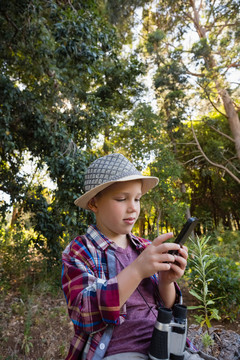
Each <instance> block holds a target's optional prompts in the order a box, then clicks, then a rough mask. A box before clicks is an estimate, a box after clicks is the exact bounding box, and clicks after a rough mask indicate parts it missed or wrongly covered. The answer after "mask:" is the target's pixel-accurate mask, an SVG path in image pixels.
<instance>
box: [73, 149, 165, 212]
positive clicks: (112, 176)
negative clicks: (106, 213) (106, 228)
mask: <svg viewBox="0 0 240 360" xmlns="http://www.w3.org/2000/svg"><path fill="white" fill-rule="evenodd" d="M138 179H141V180H142V184H143V185H142V193H143V194H145V193H146V192H148V191H149V190H150V189H152V188H153V187H154V186H156V185H157V184H158V181H159V180H158V178H157V177H154V176H144V175H142V174H141V173H140V172H139V171H138V170H137V169H136V168H135V166H133V164H132V163H131V162H130V161H129V160H128V159H126V158H125V157H124V156H123V155H122V154H110V155H106V156H103V157H101V158H98V159H97V160H95V161H93V163H92V164H91V165H90V166H89V167H88V169H87V172H86V175H85V181H84V188H85V194H83V195H82V196H80V197H79V198H78V199H77V200H75V201H74V204H75V205H77V206H79V207H81V208H83V209H88V203H89V201H90V200H91V199H92V198H93V197H94V196H96V195H97V194H98V193H99V192H100V191H102V190H103V189H106V188H107V187H108V186H110V185H112V184H114V183H116V182H122V181H130V180H138Z"/></svg>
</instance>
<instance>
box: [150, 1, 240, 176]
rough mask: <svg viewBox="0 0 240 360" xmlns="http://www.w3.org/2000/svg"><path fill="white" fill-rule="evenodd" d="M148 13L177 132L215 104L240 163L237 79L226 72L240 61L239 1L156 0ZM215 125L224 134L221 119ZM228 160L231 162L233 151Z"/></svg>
mask: <svg viewBox="0 0 240 360" xmlns="http://www.w3.org/2000/svg"><path fill="white" fill-rule="evenodd" d="M145 15H146V19H145V24H147V25H148V27H147V30H148V32H149V34H148V42H147V49H148V52H149V53H150V54H151V56H152V58H153V59H154V61H155V64H156V65H157V71H156V75H155V86H156V89H158V91H159V92H161V97H160V101H161V103H160V105H161V109H162V113H163V114H164V115H165V119H166V121H167V124H168V126H170V127H171V132H172V133H173V135H174V138H176V135H177V133H178V132H180V134H181V129H182V128H181V127H182V121H183V120H187V119H189V117H190V115H191V114H192V115H191V117H192V119H194V118H196V115H197V114H198V113H199V114H200V113H201V114H202V113H203V111H204V112H205V114H206V113H208V112H209V111H210V110H216V111H218V112H219V113H220V114H222V115H223V116H224V118H225V119H226V121H227V122H228V129H227V132H226V133H224V134H221V135H223V136H228V137H231V138H232V139H233V141H234V144H235V158H234V160H235V159H238V165H234V163H233V165H234V166H235V167H239V159H240V150H239V149H240V121H239V115H238V112H239V105H238V92H237V89H238V87H239V84H233V83H231V81H230V79H229V76H228V75H229V73H230V72H231V70H233V69H234V70H235V71H237V70H238V69H239V66H240V63H239V42H240V38H239V2H238V1H224V0H219V1H206V2H203V1H195V0H189V1H185V2H182V1H158V2H157V3H156V6H155V7H154V6H153V7H152V8H149V9H148V11H146V12H145ZM149 19H150V21H149ZM147 25H145V26H147ZM154 27H155V30H153V29H154ZM192 39H194V40H192ZM236 85H237V86H236ZM162 95H164V96H162ZM190 95H191V98H192V100H190ZM220 101H221V102H220ZM222 106H223V107H222ZM214 127H215V129H216V131H218V134H220V133H221V131H220V129H219V128H218V124H215V126H214ZM231 141H232V140H231ZM202 150H203V152H204V149H202ZM225 155H226V154H225ZM231 158H232V156H231ZM206 160H207V159H206ZM228 162H229V166H231V165H230V164H231V163H232V161H231V160H230V157H229V159H228ZM222 165H223V164H222ZM211 166H214V164H211ZM232 172H233V173H234V175H235V176H236V177H237V178H238V179H239V176H238V172H237V171H234V170H233V168H232Z"/></svg>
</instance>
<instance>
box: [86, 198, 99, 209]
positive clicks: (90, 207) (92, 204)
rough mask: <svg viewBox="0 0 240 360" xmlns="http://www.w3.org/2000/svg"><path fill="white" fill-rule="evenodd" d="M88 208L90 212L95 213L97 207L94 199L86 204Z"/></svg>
mask: <svg viewBox="0 0 240 360" xmlns="http://www.w3.org/2000/svg"><path fill="white" fill-rule="evenodd" d="M88 208H89V209H90V210H91V211H92V212H94V213H95V212H96V211H97V206H96V199H95V197H93V198H92V199H91V200H90V201H89V203H88Z"/></svg>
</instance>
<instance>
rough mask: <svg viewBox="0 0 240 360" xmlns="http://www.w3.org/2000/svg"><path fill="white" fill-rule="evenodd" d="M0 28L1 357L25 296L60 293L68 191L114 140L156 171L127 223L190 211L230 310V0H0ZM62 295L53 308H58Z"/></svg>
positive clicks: (73, 228)
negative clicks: (206, 244)
mask: <svg viewBox="0 0 240 360" xmlns="http://www.w3.org/2000/svg"><path fill="white" fill-rule="evenodd" d="M0 39H1V40H0V66H1V72H0V162H1V165H0V192H1V195H0V196H1V200H0V214H1V217H0V220H1V230H0V241H1V243H0V246H1V254H0V261H1V265H0V271H1V280H0V285H1V298H2V300H3V301H2V304H3V306H5V305H6V304H7V303H8V304H10V307H9V309H10V310H9V311H8V313H6V314H5V317H4V320H5V321H6V324H1V329H0V330H1V336H2V339H3V343H4V344H5V345H4V351H5V353H3V354H2V359H5V358H6V359H15V357H14V356H16V358H18V359H19V358H21V355H20V354H21V353H22V354H25V355H23V356H26V355H27V354H31V351H33V347H34V346H35V348H34V349H35V352H36V344H35V343H34V339H33V328H34V324H33V306H29V304H30V303H32V302H34V301H33V298H34V299H35V303H36V296H37V297H38V298H39V294H44V298H46V297H47V293H48V292H50V293H51V296H53V294H52V292H54V291H56V293H57V294H58V295H59V287H60V279H59V278H60V272H61V252H62V250H63V249H64V247H65V246H66V244H67V243H69V242H70V241H71V240H72V239H73V238H74V237H75V236H76V235H78V234H81V233H84V232H85V230H86V228H87V226H88V224H89V223H91V222H93V221H94V219H93V218H92V215H91V214H90V213H89V212H88V211H85V210H81V209H79V208H77V207H75V205H74V204H73V202H74V200H75V199H76V198H77V197H79V196H80V195H81V194H82V193H83V192H84V189H83V181H84V172H85V170H86V168H87V166H88V165H89V163H90V162H92V161H93V160H94V159H95V158H96V157H99V156H103V155H105V154H108V153H111V152H121V153H122V154H124V155H125V156H126V157H127V158H128V159H129V160H131V161H132V162H133V163H134V164H135V165H136V166H137V167H138V169H139V170H140V171H143V172H144V173H145V174H150V175H153V176H157V177H159V179H160V182H159V185H158V186H157V188H155V189H154V191H152V192H150V193H149V194H148V195H145V196H144V198H143V199H142V203H141V207H142V210H141V215H140V218H139V221H138V223H137V224H136V226H135V229H134V231H135V233H136V234H138V235H140V236H144V237H148V238H150V239H154V237H156V236H157V235H158V234H159V233H162V232H166V231H174V233H175V234H176V233H178V232H179V231H180V229H181V227H182V224H183V223H184V222H185V220H186V218H188V217H189V216H196V217H198V218H199V219H200V222H199V226H198V228H197V230H196V233H197V235H198V236H199V237H204V236H205V237H206V236H208V237H209V239H210V240H209V241H210V245H211V246H214V256H215V257H216V259H217V260H216V261H215V264H217V265H218V266H221V274H219V273H218V274H215V275H213V276H212V277H213V278H214V281H212V279H211V281H210V282H211V284H213V283H214V287H212V291H214V294H215V295H219V294H221V296H222V294H224V293H225V292H229V293H228V295H229V296H228V299H227V300H226V301H225V302H224V301H223V300H221V301H220V300H219V302H216V303H215V306H216V307H219V309H218V310H221V311H220V313H221V315H222V316H223V317H224V318H226V319H228V320H232V321H233V320H236V318H237V317H238V314H239V303H240V301H239V300H240V299H239V296H240V295H239V247H240V245H239V240H240V206H239V204H240V191H239V189H240V175H239V174H240V120H239V114H240V102H239V95H240V89H239V85H240V75H239V73H240V72H239V67H240V58H239V54H240V17H239V2H238V1H237V0H235V1H234V0H232V1H227V0H217V1H209V0H205V1H200V0H188V1H171V0H169V1H161V0H159V1H157V0H155V1H144V0H133V1H125V0H122V1H116V0H106V1H103V0H98V1H91V0H87V1H78V0H47V1H43V0H12V1H11V2H9V1H6V0H5V1H1V2H0ZM191 272H192V271H191V268H190V267H189V271H188V275H187V276H188V277H191V275H190V274H191ZM192 273H193V272H192ZM195 275H196V273H195ZM214 276H215V277H214ZM224 276H225V278H224ZM210 282H209V283H210ZM230 288H232V289H233V290H232V291H231V290H230ZM36 294H38V295H36ZM41 296H42V295H41ZM49 296H50V295H49ZM58 300H59V299H58ZM52 301H53V303H54V300H52ZM59 301H60V303H61V305H59V308H58V310H56V309H55V313H54V311H53V313H54V314H55V315H56V314H57V315H56V316H58V317H59V316H60V315H62V316H63V317H64V318H65V316H66V314H65V312H64V311H63V310H62V309H63V308H65V307H64V304H62V302H61V300H59ZM48 302H51V301H50V299H49V298H48ZM223 304H225V305H223ZM39 306H40V305H39ZM220 308H221V309H220ZM29 309H30V310H29ZM29 311H30V312H29ZM14 314H15V315H16V316H15V318H14V319H15V320H14V321H17V324H18V326H19V327H20V328H21V330H19V336H18V337H17V339H18V340H16V339H15V342H14V340H13V339H12V340H11V336H10V335H9V334H10V333H11V331H10V330H9V329H10V328H9V326H10V325H9V322H10V323H11V321H10V319H12V315H14ZM16 318H17V320H16ZM38 321H40V320H39V319H38ZM7 324H8V325H7ZM15 325H16V324H15ZM38 325H39V324H38ZM59 326H60V325H59ZM65 330H66V329H65ZM6 334H8V335H6ZM64 338H65V337H64ZM64 340H65V339H64ZM11 341H13V343H11ZM47 343H48V340H46V339H45V345H46V344H47ZM33 344H34V346H33ZM61 344H62V343H61V341H60V343H59V346H58V349H57V350H56V351H57V352H58V354H60V355H59V356H60V357H59V358H61V356H63V355H61V354H64V352H66V344H62V345H61ZM61 346H62V347H61ZM42 347H44V341H43V343H42ZM13 348H14V349H15V350H13ZM11 351H12V352H11ZM14 351H15V352H14ZM18 351H19V352H18ZM6 354H8V356H9V357H7V356H6ZM16 354H17V355H16ZM4 356H5V357H4ZM31 356H33V355H31ZM0 358H1V357H0ZM22 358H24V357H22ZM30 358H31V359H33V357H30ZM37 358H39V359H40V358H46V359H49V358H51V357H44V356H43V355H42V354H41V355H39V356H38V357H36V359H37ZM53 358H57V357H56V354H55V355H54V356H53Z"/></svg>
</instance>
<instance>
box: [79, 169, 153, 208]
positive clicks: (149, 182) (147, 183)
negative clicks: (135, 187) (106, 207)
mask: <svg viewBox="0 0 240 360" xmlns="http://www.w3.org/2000/svg"><path fill="white" fill-rule="evenodd" d="M132 180H142V184H143V185H142V194H143V195H144V194H146V193H147V192H148V191H149V190H151V189H152V188H154V187H155V186H156V185H157V184H158V182H159V179H158V178H157V177H154V176H144V175H130V176H126V177H122V178H120V179H118V180H112V181H108V182H105V183H103V184H101V185H99V186H96V187H95V188H93V189H91V190H89V191H88V192H86V193H85V194H83V195H82V196H80V197H79V198H78V199H76V200H75V201H74V204H75V205H77V206H79V207H81V208H83V209H88V203H89V201H90V200H91V199H92V198H93V197H94V196H96V195H97V194H98V193H99V192H100V191H102V190H104V189H106V188H107V187H108V186H110V185H112V184H114V183H116V182H124V181H132Z"/></svg>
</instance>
